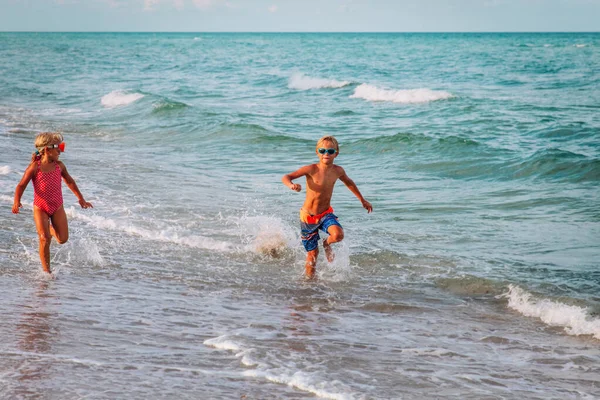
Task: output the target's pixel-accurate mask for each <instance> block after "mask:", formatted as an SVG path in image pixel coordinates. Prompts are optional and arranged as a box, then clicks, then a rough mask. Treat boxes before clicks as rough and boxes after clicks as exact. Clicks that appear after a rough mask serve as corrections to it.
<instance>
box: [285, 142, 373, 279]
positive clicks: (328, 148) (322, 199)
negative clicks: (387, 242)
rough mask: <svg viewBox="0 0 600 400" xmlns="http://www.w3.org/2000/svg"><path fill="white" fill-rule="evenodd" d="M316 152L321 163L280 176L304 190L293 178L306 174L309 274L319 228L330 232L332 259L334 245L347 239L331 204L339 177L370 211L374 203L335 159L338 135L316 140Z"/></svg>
mask: <svg viewBox="0 0 600 400" xmlns="http://www.w3.org/2000/svg"><path fill="white" fill-rule="evenodd" d="M316 152H317V156H318V157H319V163H318V164H311V165H305V166H304V167H302V168H300V169H299V170H297V171H295V172H292V173H289V174H286V175H284V176H283V178H281V181H282V182H283V184H284V185H285V186H287V187H289V188H290V189H292V190H294V191H296V192H299V191H300V190H302V186H300V185H299V184H297V183H293V182H292V181H293V180H294V179H297V178H300V177H302V176H306V186H307V188H306V200H304V204H303V205H302V208H301V209H300V227H301V230H302V244H303V245H304V248H305V249H306V251H307V252H308V254H307V255H306V265H305V269H306V276H307V277H308V278H313V277H314V276H315V266H316V261H317V256H318V255H319V239H320V236H319V229H321V230H322V231H324V232H327V233H328V234H329V237H328V238H327V239H325V240H323V249H324V250H325V256H326V257H327V261H329V262H332V261H333V259H334V254H333V251H332V250H331V245H332V244H333V243H336V242H339V241H341V240H342V239H344V230H343V229H342V226H341V225H340V223H339V222H338V218H337V217H336V216H335V215H334V214H333V208H332V207H331V205H330V202H331V196H332V195H333V186H334V185H335V182H336V181H337V180H338V179H339V180H341V181H342V182H344V184H345V185H346V186H347V187H348V189H350V191H351V192H352V193H354V195H355V196H356V197H358V199H359V200H360V202H361V203H362V206H363V207H364V208H365V209H366V210H367V212H369V213H370V212H371V211H373V207H372V206H371V203H369V202H368V201H367V200H365V198H364V197H363V196H362V194H360V191H359V190H358V187H356V184H355V183H354V181H353V180H352V179H350V178H349V177H348V175H346V172H345V171H344V169H343V168H342V167H340V166H339V165H335V164H334V163H333V161H334V160H335V158H336V157H337V156H338V154H339V152H340V149H339V145H338V142H337V140H336V138H334V137H333V136H323V137H322V138H321V139H319V141H318V142H317V148H316Z"/></svg>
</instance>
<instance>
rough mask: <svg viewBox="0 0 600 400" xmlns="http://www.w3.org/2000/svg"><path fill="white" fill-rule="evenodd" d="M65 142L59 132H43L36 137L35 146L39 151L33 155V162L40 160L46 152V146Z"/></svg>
mask: <svg viewBox="0 0 600 400" xmlns="http://www.w3.org/2000/svg"><path fill="white" fill-rule="evenodd" d="M63 140H64V138H63V135H62V134H61V133H59V132H41V133H38V134H37V136H36V137H35V142H34V145H35V147H36V148H37V151H36V152H35V153H33V154H32V155H31V162H34V161H36V160H38V159H40V158H41V157H42V156H43V155H44V153H45V152H46V146H48V145H51V144H59V143H60V142H62V141H63Z"/></svg>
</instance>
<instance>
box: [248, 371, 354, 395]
mask: <svg viewBox="0 0 600 400" xmlns="http://www.w3.org/2000/svg"><path fill="white" fill-rule="evenodd" d="M244 375H245V376H250V377H253V378H264V379H266V380H268V381H271V382H274V383H282V384H284V385H288V386H290V387H293V388H296V389H299V390H302V391H304V392H309V393H312V394H314V395H316V396H317V397H320V398H323V399H333V400H349V399H354V398H355V396H354V395H353V394H352V393H336V392H335V391H334V388H330V386H333V385H332V384H331V383H329V382H325V381H321V382H318V383H315V381H316V380H317V379H318V376H317V375H318V374H316V373H315V374H308V373H306V372H303V371H296V372H292V371H289V372H288V373H286V372H285V371H281V369H277V370H274V371H261V370H259V369H251V370H248V371H244Z"/></svg>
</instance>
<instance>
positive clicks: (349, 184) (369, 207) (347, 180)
mask: <svg viewBox="0 0 600 400" xmlns="http://www.w3.org/2000/svg"><path fill="white" fill-rule="evenodd" d="M340 181H342V182H344V185H346V187H348V189H350V191H351V192H352V193H354V195H355V196H356V197H358V199H359V200H360V202H361V203H362V206H363V208H364V209H365V210H367V212H369V213H370V212H371V211H373V206H372V205H371V203H369V202H368V201H367V200H365V198H364V197H363V196H362V194H361V193H360V190H358V186H356V183H354V181H353V180H352V179H350V177H349V176H348V175H346V171H344V170H343V169H342V176H340Z"/></svg>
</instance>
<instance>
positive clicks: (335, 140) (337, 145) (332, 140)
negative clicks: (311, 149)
mask: <svg viewBox="0 0 600 400" xmlns="http://www.w3.org/2000/svg"><path fill="white" fill-rule="evenodd" d="M323 142H331V143H333V145H334V146H335V149H336V150H337V151H338V153H339V152H340V145H339V144H338V141H337V139H336V138H334V137H333V136H330V135H326V136H323V137H322V138H321V139H319V141H318V142H317V147H316V148H317V149H318V148H319V147H320V145H321V143H323Z"/></svg>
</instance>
